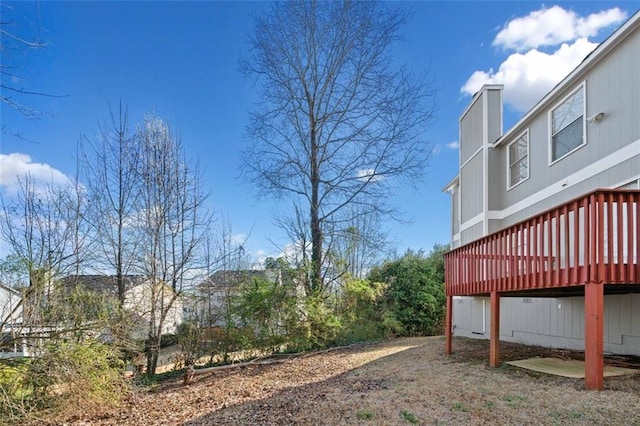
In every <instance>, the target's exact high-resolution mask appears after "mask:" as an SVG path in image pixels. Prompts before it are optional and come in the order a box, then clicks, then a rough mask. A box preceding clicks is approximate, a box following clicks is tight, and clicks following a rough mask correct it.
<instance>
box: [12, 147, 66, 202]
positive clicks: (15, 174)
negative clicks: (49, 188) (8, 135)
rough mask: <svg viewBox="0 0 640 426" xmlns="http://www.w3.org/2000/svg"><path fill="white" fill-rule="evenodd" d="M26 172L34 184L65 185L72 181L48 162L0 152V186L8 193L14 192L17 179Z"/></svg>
mask: <svg viewBox="0 0 640 426" xmlns="http://www.w3.org/2000/svg"><path fill="white" fill-rule="evenodd" d="M26 174H29V175H30V176H31V177H32V178H33V181H34V183H35V184H36V186H40V185H42V186H44V185H47V184H53V185H66V184H69V183H70V182H72V179H71V178H69V177H68V176H67V175H65V174H64V173H62V172H61V171H60V170H58V169H56V168H54V167H52V166H50V165H49V164H46V163H34V162H33V161H32V159H31V157H30V156H29V155H27V154H22V153H19V152H14V153H11V154H0V188H4V189H5V190H6V191H7V192H8V193H16V192H17V191H18V188H19V179H20V178H22V177H24V176H25V175H26Z"/></svg>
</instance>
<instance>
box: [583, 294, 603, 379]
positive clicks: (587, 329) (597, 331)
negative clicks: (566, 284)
mask: <svg viewBox="0 0 640 426" xmlns="http://www.w3.org/2000/svg"><path fill="white" fill-rule="evenodd" d="M603 288H604V285H603V284H596V283H589V284H586V285H585V292H584V299H585V300H584V305H585V309H584V337H585V339H584V368H585V383H586V387H587V389H594V390H600V389H602V388H603V385H604V356H603V351H604V338H603V335H604V333H603V329H604V328H603V322H604V291H603Z"/></svg>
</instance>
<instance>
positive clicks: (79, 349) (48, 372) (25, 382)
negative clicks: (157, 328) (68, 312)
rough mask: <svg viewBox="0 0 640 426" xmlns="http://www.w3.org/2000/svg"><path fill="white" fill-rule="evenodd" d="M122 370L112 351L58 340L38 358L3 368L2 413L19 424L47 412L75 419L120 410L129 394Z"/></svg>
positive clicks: (5, 363) (0, 373)
mask: <svg viewBox="0 0 640 426" xmlns="http://www.w3.org/2000/svg"><path fill="white" fill-rule="evenodd" d="M123 367H124V366H123V363H122V361H121V359H120V357H119V354H118V353H117V352H116V351H115V350H114V348H113V347H112V346H109V345H106V344H104V343H100V342H97V341H80V342H77V341H64V340H56V341H54V342H51V343H50V344H48V345H46V346H45V347H44V348H43V352H42V353H41V354H39V356H38V357H37V358H31V359H23V360H21V361H15V360H12V361H6V360H4V361H2V363H0V392H1V393H2V398H3V399H2V400H1V401H0V414H1V415H2V417H3V418H9V419H18V418H21V417H25V416H28V415H29V414H30V413H32V412H34V411H36V412H37V411H42V410H47V412H48V413H49V414H48V415H49V416H55V415H56V413H61V412H64V416H70V415H73V413H86V412H87V411H90V410H95V409H104V408H107V407H110V406H114V405H117V404H119V403H120V402H121V401H122V399H123V397H124V396H125V395H126V393H127V384H126V382H125V380H124V377H123V374H122V372H123Z"/></svg>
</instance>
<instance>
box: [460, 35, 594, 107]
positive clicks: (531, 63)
mask: <svg viewBox="0 0 640 426" xmlns="http://www.w3.org/2000/svg"><path fill="white" fill-rule="evenodd" d="M597 46H598V45H597V44H596V43H592V42H590V41H588V40H587V39H585V38H581V39H578V40H577V41H576V42H575V43H573V44H566V43H565V44H562V45H561V46H560V48H558V49H557V50H556V51H555V52H553V53H544V52H541V51H539V50H536V49H532V50H529V51H528V52H526V53H524V54H523V53H513V54H511V55H509V57H508V58H507V59H506V60H505V61H504V62H503V63H502V64H501V65H500V68H499V69H498V71H495V72H494V71H493V69H490V70H489V71H488V72H485V71H475V72H474V73H473V74H472V75H471V77H469V79H468V80H467V82H466V83H465V84H464V86H462V89H461V92H463V93H466V94H469V95H473V94H474V93H476V92H477V91H478V90H480V88H481V87H482V85H483V84H504V102H505V103H507V104H509V105H511V106H512V107H513V108H514V109H516V110H518V111H527V110H529V109H530V108H531V107H532V106H533V105H534V104H535V103H536V102H538V101H539V100H540V99H541V98H542V96H544V94H545V93H547V92H548V91H550V90H551V89H552V88H553V87H554V86H555V85H556V84H557V83H558V82H559V81H560V80H562V79H563V78H564V77H565V76H566V75H567V74H569V73H570V72H571V70H573V69H574V68H575V67H576V66H578V65H579V64H580V62H581V61H582V60H583V59H584V58H585V56H587V55H588V54H589V53H590V52H591V51H593V49H595V48H596V47H597Z"/></svg>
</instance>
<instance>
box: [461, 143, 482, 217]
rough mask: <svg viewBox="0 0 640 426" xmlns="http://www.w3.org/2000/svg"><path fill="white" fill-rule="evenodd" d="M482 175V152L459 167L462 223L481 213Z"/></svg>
mask: <svg viewBox="0 0 640 426" xmlns="http://www.w3.org/2000/svg"><path fill="white" fill-rule="evenodd" d="M483 175H484V173H483V158H482V153H480V154H478V155H476V156H475V157H473V158H472V159H471V161H469V162H468V163H467V164H466V165H465V166H464V167H462V168H461V169H460V197H461V204H462V205H463V206H464V208H463V209H462V223H465V222H466V221H468V220H469V219H471V218H473V217H475V216H477V215H478V214H480V213H482V209H483V202H482V196H483V189H482V188H483V185H484V179H483Z"/></svg>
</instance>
